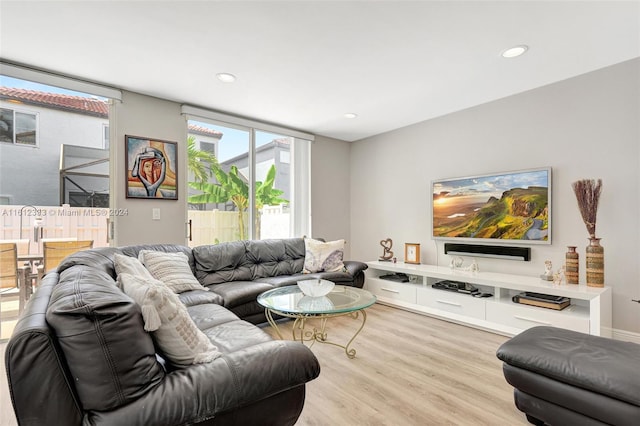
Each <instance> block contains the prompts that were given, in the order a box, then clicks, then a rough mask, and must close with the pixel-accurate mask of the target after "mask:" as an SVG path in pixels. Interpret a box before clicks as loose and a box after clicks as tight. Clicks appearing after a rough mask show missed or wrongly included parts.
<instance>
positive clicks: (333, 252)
mask: <svg viewBox="0 0 640 426" xmlns="http://www.w3.org/2000/svg"><path fill="white" fill-rule="evenodd" d="M304 249H305V252H304V268H303V270H302V272H303V273H304V274H309V273H313V272H341V271H344V270H345V268H344V263H343V258H344V240H336V241H329V242H326V243H325V242H322V241H318V240H313V239H311V238H305V239H304Z"/></svg>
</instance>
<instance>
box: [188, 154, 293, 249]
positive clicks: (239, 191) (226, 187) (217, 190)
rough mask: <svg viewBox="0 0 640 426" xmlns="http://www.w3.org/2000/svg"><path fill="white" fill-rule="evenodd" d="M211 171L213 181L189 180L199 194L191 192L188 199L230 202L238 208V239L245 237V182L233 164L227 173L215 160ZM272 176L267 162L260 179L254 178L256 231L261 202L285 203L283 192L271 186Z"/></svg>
mask: <svg viewBox="0 0 640 426" xmlns="http://www.w3.org/2000/svg"><path fill="white" fill-rule="evenodd" d="M212 171H213V174H214V176H215V177H216V180H217V183H209V182H204V181H200V182H189V186H190V187H191V188H193V189H197V190H198V191H201V192H202V194H197V195H192V196H190V197H189V202H190V203H193V204H208V203H213V204H218V203H226V202H229V201H231V202H232V203H233V205H234V206H235V208H236V209H237V211H238V224H239V225H238V226H239V234H240V239H241V240H244V239H246V228H245V225H244V218H243V216H244V213H245V212H246V211H247V209H248V208H249V184H248V183H247V182H246V181H245V179H244V178H243V177H242V176H241V175H240V174H239V172H238V168H237V167H236V166H231V169H230V170H229V173H226V172H225V171H224V170H222V168H221V167H220V165H219V164H218V162H217V161H216V162H215V163H214V164H212ZM275 177H276V167H275V165H271V167H270V168H269V171H268V172H267V176H266V178H265V180H264V182H260V181H257V182H256V184H255V193H256V234H257V235H259V230H260V217H259V215H260V209H262V207H263V206H265V205H277V204H281V203H287V202H288V200H285V199H284V198H282V197H281V195H282V194H283V192H282V191H281V190H279V189H276V188H274V187H273V184H274V182H275Z"/></svg>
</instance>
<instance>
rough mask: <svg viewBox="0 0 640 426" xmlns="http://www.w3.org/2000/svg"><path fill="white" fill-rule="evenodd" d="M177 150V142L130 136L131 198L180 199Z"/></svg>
mask: <svg viewBox="0 0 640 426" xmlns="http://www.w3.org/2000/svg"><path fill="white" fill-rule="evenodd" d="M177 148H178V144H177V143H176V142H170V141H163V140H159V139H151V138H144V137H139V136H130V135H126V136H125V151H126V169H127V172H126V173H127V179H126V196H127V198H143V199H154V200H177V199H178V149H177Z"/></svg>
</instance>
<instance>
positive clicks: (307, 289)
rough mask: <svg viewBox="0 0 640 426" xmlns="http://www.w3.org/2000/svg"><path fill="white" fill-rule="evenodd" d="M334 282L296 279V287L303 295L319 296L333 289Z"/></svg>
mask: <svg viewBox="0 0 640 426" xmlns="http://www.w3.org/2000/svg"><path fill="white" fill-rule="evenodd" d="M333 286H335V283H333V282H331V281H327V280H321V279H311V280H303V281H298V287H300V290H302V293H303V294H304V295H305V296H311V297H321V296H325V295H327V294H328V293H329V292H330V291H331V290H333Z"/></svg>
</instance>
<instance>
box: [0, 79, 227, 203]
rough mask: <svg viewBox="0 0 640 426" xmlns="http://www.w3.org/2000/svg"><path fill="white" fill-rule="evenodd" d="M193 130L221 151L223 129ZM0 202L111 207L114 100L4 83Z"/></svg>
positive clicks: (199, 140) (203, 143)
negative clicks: (9, 85)
mask: <svg viewBox="0 0 640 426" xmlns="http://www.w3.org/2000/svg"><path fill="white" fill-rule="evenodd" d="M188 134H189V136H191V135H192V136H194V137H195V138H196V148H198V149H200V150H203V151H207V152H211V153H213V154H217V150H218V143H219V141H220V138H221V137H222V133H220V132H219V131H216V130H212V129H208V128H205V127H201V126H192V125H190V126H189V130H188ZM149 136H151V137H153V136H156V135H149ZM185 151H186V150H185ZM190 178H191V177H190ZM0 204H5V205H6V204H12V205H29V204H32V205H39V206H59V205H62V204H69V205H71V206H75V207H82V206H86V207H108V206H109V100H108V99H104V98H97V97H89V96H87V97H83V96H71V95H63V94H58V93H47V92H41V91H35V90H26V89H16V88H11V87H0Z"/></svg>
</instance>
